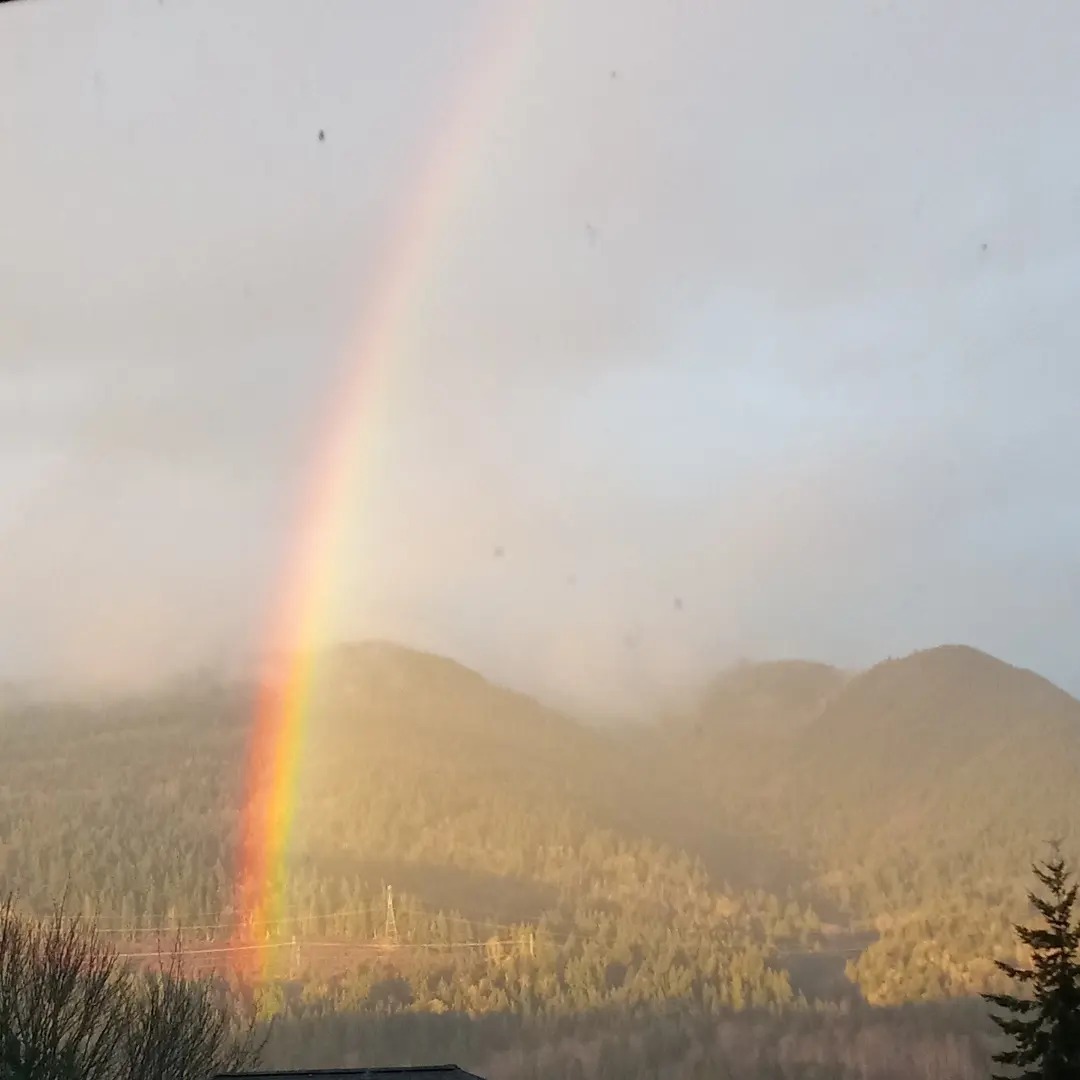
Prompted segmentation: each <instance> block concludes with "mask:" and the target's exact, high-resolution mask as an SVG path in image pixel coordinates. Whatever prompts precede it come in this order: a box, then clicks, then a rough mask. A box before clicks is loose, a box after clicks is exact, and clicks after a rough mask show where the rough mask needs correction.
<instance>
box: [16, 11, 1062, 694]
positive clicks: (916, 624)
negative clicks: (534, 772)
mask: <svg viewBox="0 0 1080 1080" xmlns="http://www.w3.org/2000/svg"><path fill="white" fill-rule="evenodd" d="M507 10H508V8H507V6H506V4H505V3H504V2H503V0H500V2H499V3H497V4H496V3H488V4H483V3H466V2H459V3H454V4H444V3H436V2H432V0H428V2H426V3H418V2H404V0H398V2H395V3H393V4H387V3H376V2H374V0H373V2H360V0H339V2H333V0H323V2H321V3H319V4H301V3H298V2H297V0H290V2H288V3H286V2H282V0H248V2H242V0H234V2H231V3H228V4H221V3H219V2H217V0H207V2H205V3H199V2H194V0H163V2H161V3H156V2H155V3H150V2H148V0H139V2H137V3H136V2H134V0H131V2H128V0H53V2H51V3H37V4H33V3H25V4H10V5H3V6H2V7H0V195H2V198H0V492H2V500H0V678H4V677H10V678H14V679H23V678H34V679H53V678H64V679H77V680H83V679H106V680H132V679H144V678H146V677H149V676H157V675H158V674H164V673H167V672H169V671H172V670H176V669H179V668H183V667H186V666H189V665H193V664H201V663H204V662H216V661H217V660H219V659H222V658H225V657H235V656H245V655H250V654H252V653H253V652H255V651H257V650H258V649H259V648H260V647H261V643H262V641H263V638H264V635H262V634H260V628H261V627H264V626H265V625H266V622H267V612H268V611H269V610H271V609H272V608H273V606H274V597H275V595H276V592H277V591H280V585H279V583H280V580H281V578H282V573H283V569H282V568H283V564H284V560H285V558H286V552H287V550H288V546H289V542H290V540H291V539H292V537H293V536H294V534H295V530H296V520H297V515H298V506H299V505H300V504H301V502H302V499H303V497H304V492H305V489H306V487H307V486H308V485H309V482H310V476H311V468H312V464H311V463H312V459H313V455H314V453H315V451H316V449H317V447H318V445H319V437H320V432H321V428H322V427H323V425H325V423H326V422H327V418H328V417H329V416H330V415H332V411H333V401H334V400H335V395H336V394H337V393H338V392H339V390H340V386H341V377H342V371H343V367H345V366H347V365H348V361H349V349H350V342H354V341H355V340H356V336H357V333H358V327H362V326H363V325H364V320H365V319H366V318H368V315H367V314H365V312H366V311H367V309H366V308H365V302H368V303H369V304H370V298H371V297H372V296H375V295H377V290H378V286H379V284H380V281H381V279H382V278H383V277H384V276H385V275H386V273H387V272H388V270H387V246H386V235H387V230H388V228H390V227H391V226H392V224H393V223H394V222H395V221H397V220H399V219H398V218H397V217H395V215H397V214H398V213H399V211H400V208H401V205H402V198H403V193H405V194H406V195H407V193H408V192H409V191H410V190H412V189H413V187H414V186H415V185H416V184H417V182H418V170H423V168H424V167H425V166H424V163H425V161H426V160H427V159H428V158H429V156H430V153H431V148H433V147H435V146H437V145H438V142H439V138H440V135H442V134H445V130H446V128H447V125H449V124H450V123H452V122H453V121H454V119H455V118H458V119H460V117H461V115H462V113H461V110H460V108H459V105H458V102H459V101H464V100H466V99H467V95H468V93H469V92H470V91H469V90H468V89H467V88H468V87H470V86H474V87H475V86H476V85H481V86H482V87H483V90H482V93H481V98H480V99H479V107H477V105H478V102H477V101H475V100H474V101H472V103H471V108H472V111H471V112H469V113H468V127H467V130H466V131H465V134H464V137H463V138H462V140H461V142H460V147H461V148H460V150H458V151H455V153H456V157H455V158H454V160H453V161H452V165H453V170H452V171H453V174H454V177H455V180H454V183H455V185H456V187H455V189H454V192H453V194H452V197H447V198H446V199H445V210H444V212H443V214H442V216H441V218H440V220H439V222H438V226H439V227H438V230H437V236H435V235H433V237H432V239H431V243H430V245H429V250H427V251H426V252H425V254H424V259H423V263H424V273H423V275H422V276H421V278H418V280H417V282H416V287H415V288H414V289H413V290H412V295H411V303H410V306H409V308H408V311H407V315H406V318H405V320H404V323H403V328H402V333H400V334H399V335H398V341H397V344H396V354H395V356H394V357H393V358H392V359H391V360H389V361H387V362H386V363H385V366H384V367H383V368H381V369H380V370H381V371H382V372H383V373H384V375H385V376H386V377H385V378H384V379H383V381H382V382H381V383H380V389H379V390H378V393H379V394H380V395H381V397H380V401H379V403H378V408H379V415H380V416H381V417H383V419H381V420H380V421H379V427H378V430H377V431H376V432H375V436H374V442H373V446H374V449H373V450H372V451H370V452H369V454H368V457H369V458H370V460H368V461H367V462H365V466H366V468H365V470H364V473H363V475H364V479H363V484H364V490H363V491H362V492H358V493H357V497H356V503H355V505H356V515H357V516H358V517H359V518H361V519H362V520H360V521H359V522H357V523H356V527H355V528H354V529H353V530H352V533H351V534H350V540H349V543H350V545H351V546H350V549H349V557H348V559H347V565H346V566H343V567H342V568H341V573H340V575H339V581H338V588H339V593H340V603H339V608H340V615H339V621H338V622H337V623H336V624H335V626H334V633H335V634H338V635H340V636H341V637H350V636H369V635H375V636H381V637H389V638H394V639H398V640H401V641H404V642H405V643H408V644H416V645H420V646H423V647H428V648H434V649H437V650H439V651H442V652H446V653H449V654H450V655H453V656H455V657H457V658H459V659H461V660H463V661H465V662H467V663H470V664H472V665H474V666H476V667H478V668H479V669H480V670H482V671H483V672H485V673H486V674H488V675H490V676H493V677H495V678H497V679H500V680H504V681H509V682H511V683H513V684H515V685H517V686H520V687H522V688H524V689H528V690H531V691H537V692H539V693H541V694H542V695H544V696H545V697H548V698H549V699H553V700H560V701H563V700H569V701H571V702H574V703H576V704H579V705H580V706H581V707H595V706H600V705H606V706H615V707H621V706H624V705H625V703H626V702H627V701H634V700H638V701H640V700H645V699H648V698H650V697H651V696H653V695H656V694H660V693H662V692H664V691H665V690H666V689H668V688H671V687H674V686H679V685H687V684H689V683H691V682H693V681H694V680H697V679H700V678H703V677H704V676H705V675H706V674H708V673H711V672H713V671H715V670H716V669H718V668H720V667H721V666H723V665H724V664H726V663H729V662H730V661H732V660H733V659H735V658H737V657H740V656H750V657H776V656H806V657H811V658H815V659H822V660H827V661H832V662H835V663H838V664H842V665H845V666H861V665H865V664H869V663H872V662H874V661H876V660H878V659H881V658H884V657H885V656H887V655H899V654H902V653H905V652H908V651H911V650H913V649H915V648H920V647H924V646H929V645H933V644H937V643H942V642H957V641H959V642H965V643H968V644H971V645H975V646H977V647H980V648H983V649H986V650H988V651H990V652H993V653H995V654H997V655H999V656H1002V657H1003V658H1005V659H1008V660H1010V661H1012V662H1014V663H1019V664H1022V665H1024V666H1028V667H1033V668H1035V669H1036V670H1038V671H1040V672H1042V673H1043V674H1046V675H1048V676H1049V677H1051V678H1053V679H1055V680H1056V681H1058V682H1060V683H1062V684H1063V685H1065V686H1066V687H1067V688H1069V689H1070V690H1072V691H1074V692H1077V691H1080V660H1078V659H1077V656H1078V653H1077V641H1078V640H1080V498H1078V493H1080V481H1078V480H1077V470H1078V462H1080V349H1078V346H1080V305H1078V303H1077V300H1078V289H1080V142H1078V140H1077V132H1078V131H1080V64H1078V63H1077V62H1076V58H1077V56H1078V55H1080V6H1078V5H1076V4H1075V3H1073V2H1068V0H1063V2H1061V3H1056V4H1055V3H1050V2H1040V0H1034V2H1032V3H1027V4H1017V3H1015V2H1014V0H950V2H949V3H941V2H940V0H926V2H921V0H904V2H902V3H901V2H898V0H850V2H841V0H821V2H819V3H814V4H808V3H805V2H803V0H789V2H785V3H777V2H768V0H761V2H756V3H753V4H747V3H717V2H712V0H708V2H706V0H702V2H700V3H697V2H688V3H682V4H673V3H670V2H661V0H655V2H653V0H649V2H644V0H637V2H628V0H611V2H603V3H601V2H594V0H584V2H583V0H565V2H556V0H543V3H540V2H537V3H532V4H529V5H528V6H526V5H524V4H523V5H522V12H521V17H520V22H518V23H516V24H515V27H514V28H515V29H516V31H517V32H518V33H519V34H524V38H523V44H519V45H517V46H513V47H512V46H511V44H510V42H509V38H504V37H503V36H502V34H503V31H501V30H499V29H498V26H499V24H498V22H497V21H496V20H497V19H499V18H505V15H506V11H507ZM504 48H505V49H507V50H508V52H507V55H506V56H500V55H499V53H500V50H502V49H504ZM510 50H516V51H510ZM493 61H495V62H496V63H494V64H493ZM499 62H501V68H502V70H501V72H500V73H499V74H498V77H497V78H495V77H494V76H491V77H489V76H488V73H489V72H490V71H495V70H498V63H499ZM483 78H488V82H487V83H486V84H485V83H484V82H483ZM478 79H479V80H480V81H479V83H478ZM473 92H474V93H475V91H473ZM320 130H322V131H323V132H324V133H325V139H324V140H322V141H320V140H319V138H318V133H319V131H320ZM455 145H457V144H455ZM452 157H454V155H452ZM406 220H407V219H406ZM358 438H360V433H358ZM496 549H500V550H501V552H502V554H501V557H499V556H497V555H496ZM680 601H681V604H680Z"/></svg>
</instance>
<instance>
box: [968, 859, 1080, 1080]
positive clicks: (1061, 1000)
mask: <svg viewBox="0 0 1080 1080" xmlns="http://www.w3.org/2000/svg"><path fill="white" fill-rule="evenodd" d="M1032 869H1033V871H1034V873H1035V877H1036V878H1037V879H1038V880H1039V882H1040V884H1041V885H1042V886H1043V888H1044V889H1045V895H1042V896H1040V895H1038V894H1036V893H1035V892H1029V893H1028V898H1029V900H1030V901H1031V903H1032V906H1033V907H1034V908H1035V910H1036V911H1037V912H1038V913H1039V914H1040V915H1041V916H1042V919H1043V922H1044V923H1045V926H1041V927H1029V926H1019V925H1017V926H1015V927H1014V930H1015V932H1016V936H1017V938H1018V939H1019V940H1020V941H1021V942H1022V943H1023V944H1024V945H1025V946H1027V948H1028V950H1029V951H1030V954H1031V961H1030V967H1016V966H1014V965H1012V964H1007V963H1005V962H1003V961H1000V960H999V961H997V966H998V967H999V968H1000V969H1001V970H1002V971H1003V972H1005V974H1006V975H1008V976H1009V977H1010V978H1012V979H1014V980H1016V981H1017V982H1018V983H1020V984H1021V986H1023V987H1024V988H1025V989H1026V991H1027V993H1026V994H1025V996H1023V997H1019V996H1016V995H1013V994H984V995H983V997H984V998H985V999H986V1000H987V1001H989V1002H990V1003H991V1004H993V1005H995V1006H997V1007H998V1008H999V1009H1002V1010H1004V1012H1005V1015H1004V1016H1001V1015H996V1016H994V1017H993V1020H994V1022H995V1023H996V1024H997V1025H998V1027H999V1028H1001V1030H1002V1031H1003V1032H1004V1033H1005V1034H1006V1035H1008V1036H1009V1038H1010V1039H1011V1040H1012V1042H1013V1045H1012V1047H1011V1048H1010V1049H1008V1050H1003V1051H1002V1052H1001V1053H999V1054H995V1055H994V1061H995V1062H997V1064H999V1065H1005V1066H1008V1067H1009V1068H1010V1069H1011V1070H1014V1071H1013V1072H1012V1073H1011V1075H1010V1076H1009V1077H1005V1076H995V1080H1013V1078H1017V1080H1080V929H1078V927H1077V925H1076V919H1075V915H1074V909H1075V906H1076V899H1077V892H1078V889H1080V886H1078V885H1077V883H1076V882H1074V881H1072V873H1071V871H1070V870H1069V869H1068V867H1067V866H1066V864H1065V860H1064V859H1063V858H1062V856H1061V852H1060V850H1059V848H1058V845H1056V844H1054V845H1052V852H1051V855H1050V858H1049V859H1048V860H1046V861H1045V862H1042V863H1037V864H1035V865H1034V866H1033V867H1032Z"/></svg>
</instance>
